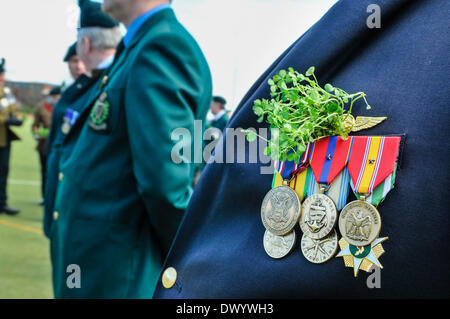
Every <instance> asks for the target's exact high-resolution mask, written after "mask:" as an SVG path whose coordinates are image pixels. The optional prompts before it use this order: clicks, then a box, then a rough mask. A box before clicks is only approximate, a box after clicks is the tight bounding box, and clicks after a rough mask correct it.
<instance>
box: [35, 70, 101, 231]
mask: <svg viewBox="0 0 450 319" xmlns="http://www.w3.org/2000/svg"><path fill="white" fill-rule="evenodd" d="M99 77H100V75H98V76H92V77H88V76H86V75H84V74H82V75H80V76H79V77H78V79H77V80H76V81H75V82H74V83H73V84H72V85H71V86H69V87H68V88H67V89H66V90H64V92H63V94H62V96H61V99H60V100H59V101H58V103H57V104H56V105H55V108H54V109H53V114H52V120H51V126H50V135H49V137H48V139H47V150H46V151H47V176H46V183H45V193H44V198H45V201H44V203H45V206H44V222H43V228H44V234H45V235H46V236H47V237H50V231H51V226H52V221H53V217H52V215H53V211H54V202H55V196H56V190H57V185H58V175H59V162H60V158H61V157H62V156H64V155H65V154H67V155H69V154H70V153H71V152H72V147H73V145H74V143H73V142H74V141H75V140H76V139H75V136H72V140H73V142H72V143H70V144H67V143H66V144H64V143H63V142H64V139H65V138H66V136H67V134H68V132H67V131H65V129H64V124H65V121H64V117H65V116H66V112H67V110H68V109H71V110H72V111H75V112H82V111H83V110H84V109H85V108H86V107H88V103H89V101H91V102H92V100H89V99H92V98H93V97H94V98H95V96H94V95H95V93H96V92H97V90H98V85H99V82H100V81H99ZM74 120H75V119H74ZM72 125H73V124H72ZM77 133H79V130H78V131H77Z"/></svg>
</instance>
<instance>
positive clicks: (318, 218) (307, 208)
mask: <svg viewBox="0 0 450 319" xmlns="http://www.w3.org/2000/svg"><path fill="white" fill-rule="evenodd" d="M302 212H303V213H302V216H301V218H300V228H301V230H302V231H303V234H304V235H306V236H308V237H310V238H311V239H321V238H324V237H325V236H327V235H328V234H329V233H331V231H332V230H333V229H334V226H335V225H336V220H337V211H336V206H335V205H334V203H333V201H332V200H331V198H329V197H328V196H326V195H324V194H314V195H312V196H310V197H308V198H307V199H305V201H304V202H303V204H302Z"/></svg>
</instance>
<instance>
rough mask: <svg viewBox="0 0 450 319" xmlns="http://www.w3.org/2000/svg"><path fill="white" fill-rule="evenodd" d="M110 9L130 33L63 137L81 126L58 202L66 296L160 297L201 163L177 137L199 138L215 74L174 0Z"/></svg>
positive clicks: (114, 4) (109, 5)
mask: <svg viewBox="0 0 450 319" xmlns="http://www.w3.org/2000/svg"><path fill="white" fill-rule="evenodd" d="M103 9H104V11H105V12H106V13H108V14H110V15H111V16H112V17H113V18H115V19H116V20H118V21H120V22H123V23H124V24H125V26H126V27H127V34H126V35H125V37H124V39H123V41H122V42H121V44H120V45H119V47H118V51H117V54H116V58H115V61H114V62H113V65H112V66H111V67H110V68H109V69H108V70H107V71H106V74H105V75H104V76H103V77H102V81H101V85H100V89H99V91H98V92H97V94H96V99H95V101H94V102H93V103H92V104H91V105H90V106H89V107H88V108H87V109H86V110H85V111H84V112H82V113H81V114H80V118H79V120H78V121H77V122H76V123H75V125H74V127H73V128H72V130H71V132H70V133H69V134H68V136H67V138H66V140H65V141H64V143H70V140H71V134H72V133H73V132H76V131H77V130H79V132H80V133H79V137H78V139H77V141H76V143H75V145H74V148H73V152H72V154H71V155H70V157H68V158H66V159H65V160H63V161H62V162H61V166H60V170H61V172H60V173H61V174H60V175H61V178H60V182H59V184H58V190H57V196H56V202H55V214H56V215H55V216H58V218H57V221H56V223H57V224H58V226H57V227H56V233H54V236H55V237H54V238H53V241H55V238H56V242H55V245H57V247H56V249H58V250H59V252H60V255H59V256H60V258H59V260H58V261H57V264H58V266H57V267H58V269H60V273H59V276H60V280H61V285H60V287H59V288H60V291H61V295H60V296H61V297H65V298H151V297H152V294H153V291H154V288H155V285H156V282H157V279H158V277H159V274H160V271H161V266H162V263H163V261H164V258H165V256H166V255H167V253H168V250H169V247H170V245H171V242H172V239H173V237H174V235H175V232H176V231H177V228H178V225H179V223H180V221H181V218H182V216H183V213H184V210H185V208H186V206H187V204H188V202H189V199H190V196H191V193H192V189H191V186H190V185H191V184H192V179H193V174H194V164H193V163H190V162H189V161H181V163H180V164H176V163H175V162H174V161H172V158H171V153H172V149H173V147H174V146H175V145H176V144H177V143H178V142H179V141H178V140H173V139H172V138H171V133H172V132H173V131H174V130H175V129H177V128H184V129H187V130H189V132H190V133H191V135H192V136H194V134H193V133H194V132H193V131H194V121H195V120H204V119H205V116H206V113H207V110H208V107H209V103H210V101H211V91H212V88H211V86H212V85H211V75H210V71H209V68H208V65H207V63H206V60H205V58H204V56H203V54H202V52H201V50H200V48H199V47H198V45H197V43H196V42H195V40H194V39H193V38H192V37H191V35H190V34H189V33H188V32H187V31H186V30H185V29H184V28H183V26H182V25H181V24H180V23H179V22H178V21H177V19H176V17H175V15H174V12H173V11H172V9H171V8H170V6H169V1H159V0H133V1H130V0H105V1H104V3H103ZM180 159H184V157H183V156H182V155H180ZM65 278H67V280H66V281H64V280H65Z"/></svg>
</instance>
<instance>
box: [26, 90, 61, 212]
mask: <svg viewBox="0 0 450 319" xmlns="http://www.w3.org/2000/svg"><path fill="white" fill-rule="evenodd" d="M60 98H61V88H60V87H59V86H55V87H53V88H52V89H51V90H50V92H49V93H48V95H47V96H46V98H45V100H44V101H43V102H42V103H41V104H39V105H38V106H37V107H36V110H35V111H34V122H33V125H32V126H31V130H32V133H33V136H34V138H35V139H36V141H37V146H36V150H37V151H38V153H39V161H40V165H41V180H42V183H41V189H42V200H41V202H40V205H43V204H44V189H45V181H46V164H47V138H48V135H49V130H50V125H51V118H52V113H53V109H54V107H55V105H56V103H58V101H59V99H60Z"/></svg>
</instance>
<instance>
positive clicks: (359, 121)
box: [344, 114, 387, 134]
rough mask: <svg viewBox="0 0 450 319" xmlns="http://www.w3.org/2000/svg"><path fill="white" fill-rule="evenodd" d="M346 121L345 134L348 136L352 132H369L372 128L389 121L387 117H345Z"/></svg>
mask: <svg viewBox="0 0 450 319" xmlns="http://www.w3.org/2000/svg"><path fill="white" fill-rule="evenodd" d="M345 117H346V119H345V122H344V127H345V132H346V133H347V134H348V133H350V132H358V131H362V130H367V129H369V128H371V127H374V126H376V125H378V124H380V123H381V122H383V121H384V120H386V119H387V117H386V116H382V117H371V116H357V117H356V120H355V118H354V117H353V116H352V115H351V114H350V115H348V116H347V115H345Z"/></svg>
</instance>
